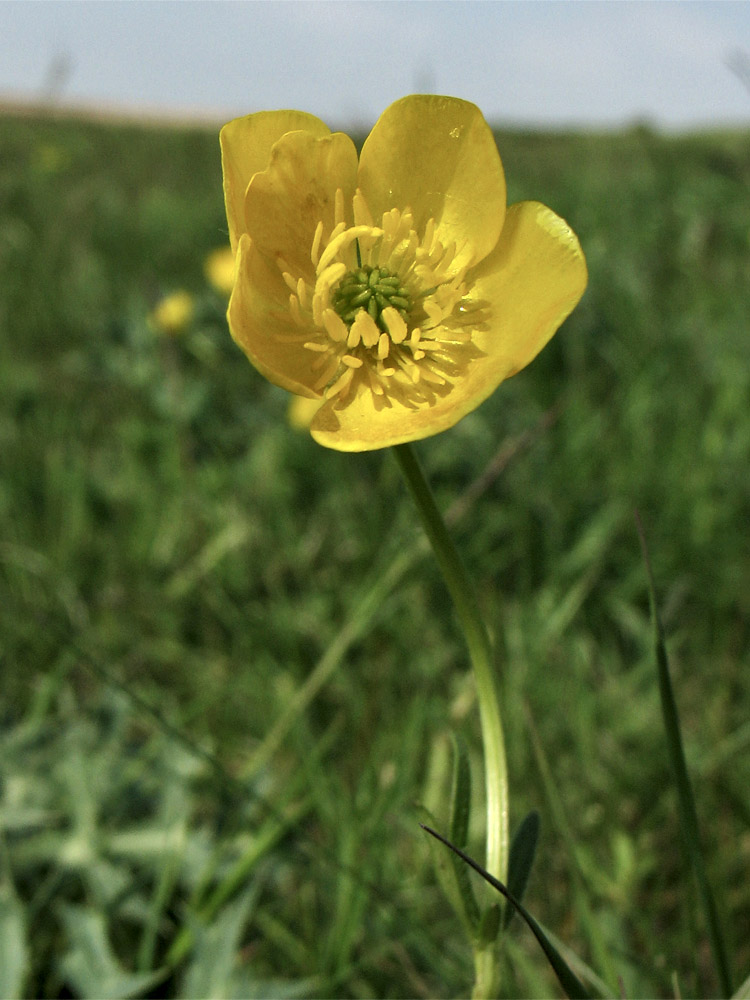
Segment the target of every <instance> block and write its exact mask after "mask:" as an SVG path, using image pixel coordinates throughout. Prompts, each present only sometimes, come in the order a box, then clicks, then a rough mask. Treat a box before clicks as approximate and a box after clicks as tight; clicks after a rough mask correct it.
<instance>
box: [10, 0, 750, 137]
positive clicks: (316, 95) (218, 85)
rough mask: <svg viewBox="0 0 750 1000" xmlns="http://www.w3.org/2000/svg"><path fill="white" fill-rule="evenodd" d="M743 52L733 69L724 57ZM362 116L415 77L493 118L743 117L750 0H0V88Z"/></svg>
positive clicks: (337, 121) (179, 107)
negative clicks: (685, 0) (53, 87)
mask: <svg viewBox="0 0 750 1000" xmlns="http://www.w3.org/2000/svg"><path fill="white" fill-rule="evenodd" d="M728 60H729V61H730V62H732V60H734V61H735V63H736V64H738V65H740V66H742V67H744V70H743V69H741V70H740V72H739V74H738V73H737V72H733V71H732V70H731V69H730V68H729V66H728V64H727V61H728ZM55 67H56V68H57V74H58V75H57V83H56V86H57V89H58V91H59V93H60V95H61V96H62V98H63V100H68V101H71V102H76V103H81V102H86V103H91V104H104V105H106V106H107V107H117V106H122V107H124V108H126V109H128V110H133V109H136V110H138V109H142V110H148V111H152V110H154V109H166V110H169V111H177V112H183V113H184V112H198V113H200V114H201V115H202V116H203V117H215V118H216V119H217V120H220V119H224V118H230V117H233V116H235V115H239V114H246V113H248V112H250V111H255V110H258V109H260V108H279V107H295V108H301V109H304V110H307V111H312V112H314V113H315V114H318V115H319V116H320V117H322V118H323V119H325V120H326V121H328V122H329V123H331V124H332V125H335V126H346V125H351V124H353V123H355V124H360V125H362V126H366V125H370V124H371V123H372V122H373V121H374V120H375V118H377V116H378V114H379V113H380V111H382V109H383V108H384V107H385V106H386V105H388V104H389V103H390V102H391V101H393V100H395V99H396V98H398V97H401V96H403V95H404V94H407V93H412V92H414V91H420V90H428V91H434V92H436V93H444V94H451V95H454V96H457V97H463V98H466V99H468V100H471V101H474V102H475V103H476V104H478V105H479V106H480V107H481V108H482V110H483V111H484V113H485V116H486V117H487V118H488V119H490V120H491V121H493V122H500V123H502V122H508V123H519V124H530V125H539V126H550V125H553V126H554V125H567V124H573V125H583V126H589V125H592V126H613V127H617V126H619V125H622V124H624V123H628V122H632V121H634V120H643V119H647V120H649V121H651V122H653V123H654V124H656V125H661V126H665V127H669V128H684V127H690V126H694V125H701V126H702V125H707V124H708V125H711V124H724V123H733V124H744V125H750V79H748V80H746V81H745V82H743V80H742V79H741V76H742V72H743V71H744V72H745V73H747V74H748V76H749V77H750V72H749V71H748V67H750V3H748V2H747V0H742V2H723V3H719V2H714V3H704V2H692V3H683V2H665V0H655V2H649V0H642V2H614V0H602V2H597V0H582V2H576V0H558V2H556V3H552V2H544V0H535V2H534V0H528V2H510V0H508V2H501V3H495V2H490V0H484V2H473V0H452V2H429V0H392V2H387V0H379V2H375V0H372V2H367V0H365V2H348V0H334V2H327V0H312V2H294V0H281V2H273V0H260V2H241V0H238V2H231V3H227V2H220V0H211V2H186V0H180V2H158V3H157V2H139V0H127V2H117V0H110V2H99V3H92V2H77V0H60V2H56V3H49V2H41V0H39V2H27V0H16V2H8V0H5V2H0V97H8V96H16V97H39V96H41V95H42V94H43V93H44V92H45V88H49V87H50V86H51V85H52V83H51V81H52V80H53V79H54V78H55Z"/></svg>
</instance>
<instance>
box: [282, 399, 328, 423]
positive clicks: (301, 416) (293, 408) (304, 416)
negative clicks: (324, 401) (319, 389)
mask: <svg viewBox="0 0 750 1000" xmlns="http://www.w3.org/2000/svg"><path fill="white" fill-rule="evenodd" d="M320 403H321V401H320V399H317V398H316V399H309V398H308V397H307V396H292V398H291V401H290V403H289V407H288V409H287V411H286V416H287V420H288V421H289V424H290V426H291V427H293V428H294V430H295V431H309V430H310V422H311V421H312V418H313V417H314V416H315V414H316V413H317V412H318V410H319V409H320Z"/></svg>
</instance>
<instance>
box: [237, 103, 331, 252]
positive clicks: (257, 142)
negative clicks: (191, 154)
mask: <svg viewBox="0 0 750 1000" xmlns="http://www.w3.org/2000/svg"><path fill="white" fill-rule="evenodd" d="M300 129H304V130H305V131H307V132H310V133H312V134H313V135H318V136H322V135H328V134H329V133H330V131H331V130H330V129H329V128H328V126H327V125H324V124H323V122H322V121H320V119H319V118H316V117H315V115H309V114H307V113H306V112H304V111H258V112H257V113H256V114H253V115H245V117H244V118H235V119H234V121H231V122H229V123H228V124H227V125H225V126H224V127H223V128H222V130H221V132H220V135H219V141H220V143H221V167H222V171H223V174H224V202H225V205H226V210H227V221H228V223H229V241H230V243H231V246H232V250H234V251H236V250H237V244H238V242H239V238H240V235H241V234H242V233H243V232H244V231H245V209H244V203H245V191H246V190H247V186H248V184H249V183H250V179H251V177H252V176H253V174H255V173H257V172H258V171H259V170H265V168H266V167H267V166H268V160H269V158H270V155H271V147H272V146H273V144H274V143H275V142H276V141H277V140H278V139H280V138H281V137H282V135H284V134H285V133H287V132H295V131H298V130H300Z"/></svg>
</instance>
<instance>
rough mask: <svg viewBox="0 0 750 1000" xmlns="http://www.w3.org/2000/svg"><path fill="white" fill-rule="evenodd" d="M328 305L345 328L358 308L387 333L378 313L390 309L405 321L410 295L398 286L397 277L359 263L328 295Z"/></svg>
mask: <svg viewBox="0 0 750 1000" xmlns="http://www.w3.org/2000/svg"><path fill="white" fill-rule="evenodd" d="M331 305H332V306H333V308H334V309H335V310H336V312H337V313H338V314H339V316H340V317H341V318H342V319H343V321H344V322H345V323H346V325H347V326H351V325H352V323H353V322H354V319H355V317H356V315H357V313H358V312H359V310H360V309H364V310H366V311H367V312H368V313H369V314H370V316H372V318H373V319H374V320H375V322H376V323H377V324H378V326H379V327H380V329H381V330H382V331H383V332H384V333H387V332H388V330H387V327H386V325H385V323H384V322H383V318H382V312H383V310H384V309H386V308H387V307H388V306H393V308H394V309H396V310H397V311H398V312H399V313H400V314H401V317H402V318H403V319H405V320H406V319H408V316H409V313H410V311H411V307H412V301H411V296H410V295H409V293H408V292H407V290H406V289H405V288H403V287H402V285H401V283H400V279H399V277H398V275H396V274H391V272H390V271H389V270H388V269H387V268H385V267H370V266H369V265H368V264H363V265H362V267H358V268H357V270H356V271H349V273H348V274H345V275H344V277H343V278H342V279H341V281H340V282H339V285H338V288H337V289H336V290H335V292H334V293H333V295H332V296H331Z"/></svg>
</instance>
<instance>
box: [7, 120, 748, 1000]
mask: <svg viewBox="0 0 750 1000" xmlns="http://www.w3.org/2000/svg"><path fill="white" fill-rule="evenodd" d="M497 142H498V147H499V149H500V153H501V156H502V158H503V162H504V165H505V170H506V176H507V181H508V192H509V201H511V202H513V201H518V200H521V199H526V198H533V199H537V200H540V201H543V202H545V203H546V204H548V205H550V206H551V207H552V208H554V210H555V211H556V212H558V213H559V214H560V215H562V216H563V217H564V218H566V219H567V220H568V221H569V222H570V224H571V226H572V227H573V228H574V229H575V231H576V232H577V233H578V235H579V237H580V240H581V244H582V246H583V249H584V251H585V253H586V257H587V261H588V266H589V275H590V278H589V287H588V290H587V292H586V294H585V296H584V299H583V300H582V303H581V305H580V306H579V307H578V308H577V309H576V311H575V312H574V313H573V315H572V316H571V317H570V319H569V320H568V321H567V322H566V323H565V324H564V326H563V327H562V329H561V330H560V331H559V332H558V334H557V335H556V336H555V338H554V339H553V341H552V342H551V343H550V345H549V346H548V347H547V348H546V349H545V350H544V351H543V353H542V354H541V355H540V356H539V358H537V360H536V361H535V362H534V363H533V364H532V365H531V366H529V367H528V368H527V369H526V370H524V371H523V372H522V373H520V374H519V375H517V376H515V377H514V378H512V379H511V380H509V381H508V382H506V383H504V384H503V385H501V386H500V388H499V389H498V390H497V392H496V393H495V394H494V395H493V396H492V397H491V398H490V399H489V400H488V401H487V402H486V403H485V404H483V405H482V406H481V407H480V408H479V409H478V410H477V411H475V412H474V413H472V414H471V415H469V416H467V417H466V418H465V419H464V420H462V421H461V422H460V423H459V424H458V425H457V426H456V427H455V428H453V429H452V430H450V431H447V432H445V433H444V434H441V435H439V436H437V437H434V438H431V439H427V440H424V441H421V442H418V444H417V446H416V451H417V453H418V455H419V457H420V459H421V461H422V463H423V465H424V467H425V469H426V471H427V474H428V476H429V478H430V481H431V483H432V485H433V488H434V489H435V492H436V495H437V498H438V501H439V504H440V506H441V508H442V509H443V510H444V511H446V512H448V517H449V521H450V524H451V530H452V533H453V537H454V538H455V540H456V543H457V545H458V547H459V549H460V551H461V553H462V555H463V557H464V560H465V563H466V565H467V568H468V571H469V574H470V576H471V578H472V579H473V581H474V583H475V586H476V588H477V591H478V594H479V596H480V602H481V606H482V612H483V615H484V617H485V620H486V622H487V625H488V627H489V629H490V632H491V634H492V637H493V640H494V643H495V647H496V650H497V660H498V670H499V674H500V685H501V696H502V704H503V716H504V723H505V728H506V739H507V750H508V765H509V774H510V794H511V827H516V826H517V825H518V824H519V823H520V822H521V820H522V819H523V817H524V816H525V815H526V814H527V813H529V812H530V811H531V810H536V811H537V812H538V814H539V816H540V819H541V833H540V837H539V843H538V848H537V855H536V860H535V863H534V867H533V870H532V873H531V878H530V881H529V885H528V889H527V892H526V895H525V897H524V901H525V904H526V906H527V907H528V909H529V910H530V911H531V912H532V913H533V914H534V916H535V917H536V919H537V920H538V921H540V922H541V923H542V924H543V925H544V927H545V928H546V929H547V930H548V931H549V932H551V933H552V934H553V935H554V936H555V940H556V941H558V942H559V944H560V947H561V948H564V949H565V951H564V953H565V954H566V956H569V957H570V956H571V955H573V956H575V957H574V958H571V962H572V963H577V961H578V960H580V962H582V963H585V964H586V965H587V966H588V967H589V968H590V969H591V970H593V971H594V972H595V973H596V974H597V976H598V977H599V982H598V986H596V984H594V985H593V986H590V988H591V989H592V992H596V991H597V990H598V994H597V995H603V996H618V997H619V996H625V997H630V998H633V997H645V996H649V997H651V996H653V997H677V996H682V997H691V996H717V995H719V992H720V987H719V980H718V979H717V975H716V971H715V968H714V964H713V962H712V956H711V950H710V948H709V945H708V937H707V930H706V924H705V920H704V916H703V911H702V909H701V906H700V901H699V895H698V892H697V889H696V883H695V880H694V878H693V875H692V873H691V870H690V866H689V862H688V858H687V855H686V852H685V849H684V840H683V836H682V833H681V828H680V819H679V813H678V803H677V796H676V792H675V789H674V784H673V781H672V777H671V773H670V764H669V758H668V754H667V749H666V738H665V734H664V727H663V724H662V718H661V708H660V701H659V689H658V681H657V669H656V661H655V654H654V647H653V641H652V631H651V624H650V618H649V600H648V589H647V578H646V572H645V569H644V563H643V558H642V554H641V549H640V544H639V539H638V533H637V530H636V524H635V514H634V512H635V511H636V510H637V511H638V512H639V514H640V518H641V521H642V523H643V527H644V532H645V536H646V539H647V543H648V549H649V554H650V558H651V563H652V565H653V570H654V577H655V581H656V593H657V599H658V604H659V610H660V614H661V618H662V621H663V625H664V629H665V633H666V638H667V650H668V653H669V660H670V667H671V671H672V681H673V685H674V690H675V696H676V700H677V704H678V708H679V712H680V717H681V723H682V732H683V739H684V744H685V752H686V757H687V763H688V768H689V771H690V775H691V778H692V781H693V788H694V793H695V799H696V805H697V810H698V815H699V820H700V824H701V837H702V843H703V851H704V858H705V864H706V870H707V873H708V877H709V880H710V883H711V886H712V888H713V891H714V894H715V897H716V900H717V905H718V912H719V920H720V924H721V927H722V930H723V933H724V935H725V939H726V943H727V951H728V953H729V956H730V964H731V971H732V979H733V985H734V988H735V989H738V988H739V987H740V984H741V983H742V982H743V981H744V980H746V978H747V977H748V974H750V364H749V363H748V357H749V353H748V345H749V343H750V134H749V133H746V132H718V131H717V132H715V133H702V134H691V135H684V136H665V135H662V134H659V133H658V132H655V131H653V130H652V129H650V128H649V127H647V126H638V127H633V128H632V129H629V130H626V131H621V132H616V133H598V134H583V133H582V134H569V133H559V134H557V133H556V134H551V133H535V132H534V133H532V132H521V131H499V132H498V133H497ZM226 242H227V235H226V220H225V217H224V210H223V201H222V186H221V169H220V161H219V146H218V136H217V129H207V128H204V127H200V128H199V127H193V128H190V127H178V126H169V127H157V126H155V125H137V124H123V123H117V122H104V121H101V122H97V121H85V120H79V119H75V118H66V117H63V116H52V115H50V116H46V117H45V116H21V115H14V114H13V113H12V112H9V111H7V110H6V112H5V113H4V114H3V115H2V116H0V676H1V678H2V686H1V687H0V721H1V726H0V995H1V996H3V997H85V998H89V997H91V998H94V997H108V998H116V997H181V998H182V997H185V998H187V997H191V998H192V997H209V996H211V997H248V998H252V997H258V998H260V997H269V998H271V997H274V998H275V997H278V998H282V997H285V998H286V997H289V998H291V997H341V998H368V997H393V998H403V997H425V998H430V997H441V998H442V997H444V998H452V997H461V996H467V995H468V994H469V993H470V991H471V986H472V982H473V967H472V957H471V950H470V948H469V947H468V945H467V943H466V941H465V938H464V936H463V933H462V930H461V927H460V925H459V924H458V922H457V919H456V916H455V914H454V912H453V910H452V909H451V908H450V906H449V904H448V902H447V901H446V899H445V897H444V895H443V893H442V891H441V888H440V884H439V881H438V878H437V875H436V871H435V867H434V864H433V858H434V853H433V848H432V846H431V844H430V843H429V838H428V837H427V835H426V834H425V833H424V832H423V831H422V830H421V829H420V826H419V823H420V821H421V820H422V819H423V816H424V813H423V812H422V809H423V808H426V809H428V810H429V811H430V812H431V814H432V815H433V816H434V817H435V821H436V823H437V825H438V828H439V829H445V823H446V817H447V811H448V802H449V798H450V783H451V738H452V734H454V733H458V734H460V736H461V738H462V739H463V741H464V742H465V744H466V746H467V748H468V753H469V760H470V763H471V768H472V773H473V776H474V790H475V795H477V796H481V790H482V777H481V767H482V762H481V742H480V734H479V722H478V715H477V709H476V704H475V700H474V695H473V682H472V677H471V672H470V667H469V661H468V656H467V654H466V650H465V647H464V642H463V638H462V634H461V631H460V629H459V627H458V625H457V622H456V619H455V617H454V614H453V611H452V607H451V604H450V601H449V598H448V596H447V593H446V591H445V589H444V585H443V582H442V580H441V578H440V575H439V572H438V570H437V568H436V566H435V564H434V562H433V560H432V558H431V556H430V554H429V552H428V551H427V550H426V548H425V547H424V546H423V545H422V543H421V535H420V530H419V527H418V523H417V518H416V514H415V511H414V509H413V507H412V505H411V503H410V500H409V497H408V495H407V494H406V491H405V489H404V487H403V484H402V481H401V479H400V476H399V471H398V468H397V466H396V463H395V461H394V460H393V456H392V455H390V454H389V453H388V452H377V451H376V452H371V453H366V454H361V455H347V454H340V453H336V452H333V451H328V450H326V449H323V448H321V447H319V446H318V445H316V444H315V443H314V442H313V441H312V439H311V438H310V437H309V436H308V435H307V434H306V433H304V432H300V431H299V430H295V429H294V428H292V427H291V426H290V425H289V422H288V419H287V408H288V397H287V396H286V394H285V393H283V392H282V391H281V390H278V389H276V388H275V387H273V386H271V385H270V384H268V383H266V382H265V381H264V380H263V379H262V378H261V377H260V376H259V375H258V374H257V373H256V372H255V371H254V370H253V369H252V367H251V366H250V365H249V363H248V362H247V361H246V360H245V358H244V356H243V355H242V354H241V352H240V351H239V349H238V348H236V347H235V345H234V344H233V343H232V341H231V339H230V337H229V333H228V331H227V328H226V323H225V320H224V309H225V304H224V300H223V299H222V297H221V296H220V294H219V293H218V292H216V291H214V290H213V289H212V288H211V287H210V286H209V284H208V282H207V280H206V277H205V275H204V261H205V258H206V255H207V254H208V253H209V252H210V251H211V250H213V249H214V248H216V247H221V246H224V245H225V244H226ZM180 289H185V290H187V291H188V292H190V293H191V294H192V295H194V296H195V311H194V315H193V318H192V320H191V322H190V323H189V324H188V325H187V327H186V328H185V329H184V330H183V331H182V332H181V333H179V334H175V335H167V334H165V333H163V332H160V331H159V330H158V329H157V328H156V327H155V326H154V324H153V323H152V322H150V321H149V314H150V312H151V310H152V309H153V307H154V306H155V305H156V304H157V303H158V301H159V300H160V298H161V297H162V296H164V295H165V294H167V293H169V292H172V291H175V290H180ZM476 815H478V816H479V815H481V811H480V812H478V813H477V814H476ZM441 824H442V826H441ZM469 833H470V848H471V851H470V853H473V854H474V855H475V856H476V857H478V858H481V855H482V850H483V831H482V829H481V827H477V828H476V829H473V828H472V829H471V830H470V831H469ZM477 885H478V883H477ZM503 940H504V943H505V950H504V982H503V996H507V997H516V996H534V997H545V996H557V995H560V989H559V986H558V984H557V982H556V980H555V979H554V977H553V976H552V974H551V972H550V971H549V967H548V965H547V962H546V960H545V958H544V955H543V954H542V952H541V950H540V948H539V946H538V944H537V943H536V941H535V940H534V938H533V936H532V935H531V933H530V932H529V930H528V929H527V927H525V926H524V924H523V923H522V922H521V921H520V920H518V919H516V920H514V921H513V923H512V924H511V925H510V927H509V929H508V932H507V934H506V935H505V937H504V939H503ZM568 949H569V950H568ZM575 967H576V968H581V966H580V965H578V964H575ZM745 991H746V992H745V993H744V994H743V995H750V986H748V985H747V984H746V986H745Z"/></svg>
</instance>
